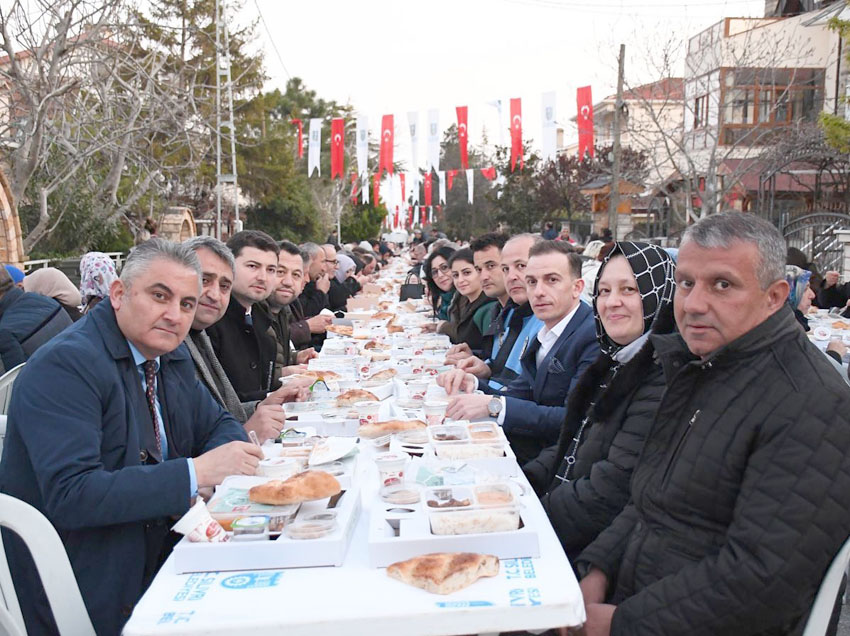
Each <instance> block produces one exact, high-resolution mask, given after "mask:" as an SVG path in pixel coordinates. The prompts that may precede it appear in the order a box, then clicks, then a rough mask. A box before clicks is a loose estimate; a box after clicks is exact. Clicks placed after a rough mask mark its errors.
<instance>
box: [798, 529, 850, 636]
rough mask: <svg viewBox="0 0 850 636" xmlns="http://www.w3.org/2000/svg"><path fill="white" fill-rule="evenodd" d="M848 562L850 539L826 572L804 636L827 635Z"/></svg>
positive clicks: (849, 558) (849, 559) (849, 557)
mask: <svg viewBox="0 0 850 636" xmlns="http://www.w3.org/2000/svg"><path fill="white" fill-rule="evenodd" d="M848 562H850V538H848V539H847V541H845V542H844V545H843V546H841V549H840V550H839V551H838V554H837V555H836V556H835V558H834V559H833V560H832V563H831V564H830V566H829V569H828V570H827V571H826V575H825V576H824V577H823V581H821V584H820V588H818V593H817V595H816V596H815V602H814V603H812V611H811V612H810V613H809V619H808V620H807V621H806V628H805V629H804V630H803V636H824V634H826V628H827V627H828V626H829V619H830V617H831V616H832V610H833V609H834V608H835V599H836V598H837V597H838V590H839V588H840V587H841V579H842V578H843V577H844V572H845V570H846V569H847V564H848Z"/></svg>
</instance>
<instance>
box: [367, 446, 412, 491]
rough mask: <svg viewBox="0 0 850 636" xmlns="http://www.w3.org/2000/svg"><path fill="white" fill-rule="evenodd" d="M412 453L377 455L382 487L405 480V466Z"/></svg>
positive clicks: (376, 461) (376, 460)
mask: <svg viewBox="0 0 850 636" xmlns="http://www.w3.org/2000/svg"><path fill="white" fill-rule="evenodd" d="M409 459H410V455H408V454H407V453H394V452H390V453H381V454H380V455H377V456H376V457H375V465H376V466H377V467H378V478H379V479H380V484H381V486H382V487H386V486H394V485H396V484H400V483H402V482H403V481H404V467H405V466H406V465H407V462H408V460H409Z"/></svg>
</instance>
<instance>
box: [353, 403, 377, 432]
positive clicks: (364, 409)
mask: <svg viewBox="0 0 850 636" xmlns="http://www.w3.org/2000/svg"><path fill="white" fill-rule="evenodd" d="M354 408H355V409H356V410H357V417H358V419H359V420H360V426H363V425H364V424H374V423H375V422H377V421H378V411H379V410H380V409H381V403H380V402H373V401H371V400H367V401H364V402H355V403H354Z"/></svg>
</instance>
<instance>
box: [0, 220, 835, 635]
mask: <svg viewBox="0 0 850 636" xmlns="http://www.w3.org/2000/svg"><path fill="white" fill-rule="evenodd" d="M610 238H611V237H610V235H609V236H602V237H598V240H597V237H594V240H592V241H589V242H588V243H587V244H586V245H585V246H579V245H577V244H576V243H575V241H574V240H573V239H571V237H570V235H569V232H566V231H562V232H560V233H558V232H557V231H556V230H555V229H554V227H551V226H546V227H544V229H543V232H542V236H541V234H515V235H507V234H504V233H500V232H493V233H488V234H484V235H481V236H478V237H475V238H474V239H473V240H471V241H470V242H469V244H468V245H459V244H457V243H452V242H450V241H448V240H447V239H446V237H445V236H444V235H443V236H440V234H439V233H437V232H436V231H432V232H431V233H430V234H429V236H428V237H427V238H426V237H425V236H423V234H422V232H421V231H419V232H416V233H414V236H413V237H412V238H411V242H410V244H409V245H407V246H402V245H394V244H391V243H387V242H385V241H377V240H364V241H361V242H359V243H350V244H346V245H342V246H341V245H339V244H338V243H337V237H336V236H330V237H328V242H327V243H326V244H323V245H319V244H316V243H303V244H301V245H295V244H294V243H291V242H289V241H277V240H275V239H274V238H272V237H271V236H269V235H267V234H265V233H263V232H259V231H253V230H247V231H242V232H239V233H237V234H235V235H234V236H232V237H231V238H230V239H229V240H228V241H227V243H222V242H221V241H218V240H217V239H214V238H211V237H196V238H193V239H190V240H188V241H186V242H184V243H183V244H181V245H176V244H173V243H169V242H167V241H164V240H162V239H159V238H152V239H150V240H149V241H147V242H145V243H142V244H140V245H139V246H137V247H136V248H135V249H134V250H133V252H132V253H131V254H130V255H129V257H128V258H127V261H126V263H125V265H124V267H123V268H122V270H121V272H120V276H119V275H118V272H116V270H115V267H114V265H113V264H112V261H111V260H110V259H109V257H108V256H106V255H103V254H99V253H90V254H87V255H86V256H85V257H84V258H83V259H82V261H81V263H80V269H81V278H82V282H81V285H80V287H79V289H78V288H76V287H75V286H74V285H73V284H71V283H70V281H68V279H67V278H65V277H64V275H63V274H61V272H59V271H58V270H39V271H36V272H33V273H31V274H29V275H27V276H23V275H21V277H20V280H17V279H16V274H15V273H14V272H12V271H9V269H0V359H2V363H3V367H4V368H5V369H6V370H8V369H11V368H12V367H14V366H16V365H17V364H20V363H21V362H24V361H27V360H28V363H27V364H26V366H25V367H24V368H23V370H22V371H21V373H20V375H19V377H18V379H17V381H16V384H15V391H14V393H13V397H12V403H11V407H10V411H9V428H8V433H7V437H6V442H5V446H4V450H3V459H2V464H0V491H2V492H4V493H7V494H10V495H12V496H15V497H18V498H20V499H22V500H24V501H26V502H28V503H30V504H32V505H33V506H35V507H36V508H38V509H39V510H40V511H41V512H43V513H44V514H45V515H46V516H47V518H48V519H49V520H50V521H51V522H52V523H53V525H54V526H55V527H56V528H57V530H58V531H59V533H60V536H61V537H62V539H63V541H64V543H65V546H66V549H67V552H68V556H69V559H70V561H71V564H72V567H73V569H74V572H75V575H76V577H77V580H78V583H79V586H80V590H81V592H82V595H83V598H84V600H85V603H86V607H87V609H88V611H89V614H90V616H91V618H92V622H93V624H94V626H95V628H96V630H97V631H98V633H101V634H117V633H119V632H120V630H121V626H122V625H123V624H124V622H125V621H126V620H127V618H128V616H129V614H130V612H131V611H132V608H133V605H134V604H135V603H136V602H137V601H138V599H139V598H140V596H141V594H142V593H143V592H144V590H145V588H146V587H147V585H148V584H149V583H150V581H151V580H152V577H153V576H154V575H155V573H156V572H157V569H158V568H159V566H160V565H161V563H162V562H163V561H164V559H165V557H166V556H167V555H168V553H169V551H170V549H171V547H172V545H173V537H172V536H171V535H170V533H169V531H168V529H169V527H170V525H171V519H172V518H173V517H174V516H180V515H182V514H183V513H185V512H186V510H187V509H188V508H189V506H190V505H191V502H192V501H193V499H194V498H195V497H197V496H198V495H203V494H204V493H205V489H208V488H209V487H211V486H213V485H215V484H216V483H219V482H220V480H221V479H222V478H223V477H224V476H226V475H232V474H236V475H238V474H253V473H254V471H255V469H256V466H257V463H258V461H259V459H260V458H261V456H262V453H261V452H260V451H259V450H258V449H257V447H256V446H255V445H253V444H251V443H249V442H248V439H249V438H248V435H249V433H251V432H253V433H255V434H256V436H257V438H258V439H259V440H260V441H261V442H262V441H263V440H267V439H271V438H274V437H276V436H278V435H279V434H280V432H281V430H282V429H283V427H284V425H285V411H284V409H281V405H282V404H285V403H287V402H291V401H295V400H300V399H304V397H305V388H304V385H302V384H299V383H297V382H293V383H287V384H285V385H284V386H281V383H280V380H279V379H280V378H281V377H285V376H288V375H293V374H297V373H298V372H299V371H301V370H303V369H304V368H305V365H306V364H307V363H308V361H309V360H310V359H311V358H313V357H315V356H316V354H317V351H319V350H320V349H321V347H322V344H323V341H324V338H325V335H326V331H327V328H328V327H329V325H330V324H331V321H332V319H333V318H334V316H335V315H339V312H344V311H346V308H347V307H348V304H349V299H351V298H352V297H356V296H357V295H358V293H360V292H361V290H362V289H363V287H364V286H366V285H368V284H369V283H370V282H372V281H373V280H375V278H376V276H377V274H378V272H379V270H380V269H381V267H382V266H384V265H386V264H387V263H388V262H389V261H390V260H391V259H397V258H404V259H407V261H408V266H409V276H408V278H407V280H408V282H413V283H421V284H422V287H423V290H424V294H425V296H426V298H427V303H428V306H429V310H430V313H431V315H432V318H433V321H432V324H431V327H432V328H433V329H434V330H435V331H437V332H439V333H444V334H446V335H447V336H448V337H449V338H450V340H451V342H452V345H453V346H452V348H451V349H450V350H449V353H448V356H447V359H446V363H447V364H450V365H452V367H453V368H452V369H451V370H450V371H447V372H445V373H443V374H441V375H440V376H438V378H437V382H438V384H439V385H440V386H442V387H443V388H444V389H445V390H446V392H447V394H448V395H449V405H448V408H447V416H448V417H450V418H453V419H468V420H482V419H490V420H491V421H494V422H497V423H498V424H499V425H500V426H501V427H502V429H503V431H504V433H505V435H506V436H507V438H508V440H509V441H510V444H511V448H512V449H513V451H514V453H515V454H516V457H517V460H518V462H519V463H520V465H521V466H522V467H523V471H524V473H525V475H526V476H527V478H528V480H529V482H530V483H531V485H532V487H533V488H534V491H535V492H536V493H537V495H538V496H539V497H540V499H541V502H542V503H543V507H544V509H545V510H546V512H547V514H548V515H549V519H550V521H551V523H552V526H553V527H554V529H555V532H556V534H557V536H558V538H559V540H560V542H561V544H562V546H563V548H564V550H565V552H566V553H567V555H568V556H569V558H570V561H571V563H572V564H573V567H574V569H575V571H576V573H577V575H578V576H579V578H580V581H581V589H582V593H583V595H584V600H585V603H586V611H587V623H586V625H585V630H586V633H587V634H588V635H590V636H594V635H597V634H603V635H604V634H635V635H639V634H640V635H643V634H646V635H650V634H653V635H655V634H684V633H687V634H753V635H756V634H759V635H761V634H765V635H766V634H793V633H800V632H801V629H802V626H803V625H804V623H805V620H806V617H807V613H808V610H809V608H810V606H811V604H812V600H813V598H814V596H815V594H816V592H817V590H818V586H819V584H820V581H821V579H822V578H823V576H824V573H825V572H826V569H827V567H828V566H829V564H830V562H831V560H832V559H833V558H834V557H835V555H836V554H837V552H838V550H839V548H840V547H841V545H842V544H843V543H844V541H845V540H847V538H848V535H850V452H848V450H850V388H848V384H847V381H846V378H847V374H846V371H845V370H844V368H843V367H842V366H841V357H842V355H843V354H844V353H845V351H843V350H842V345H841V343H840V342H839V343H836V344H835V345H834V346H833V347H832V352H831V355H832V356H834V358H836V359H832V360H831V359H830V358H829V357H827V356H826V355H824V354H823V353H822V352H821V351H819V350H818V349H817V348H816V347H815V346H814V345H813V344H812V343H811V342H810V341H809V339H808V337H807V336H806V333H805V331H804V329H805V320H806V315H807V314H808V311H809V307H810V306H811V305H812V304H814V305H815V306H820V307H827V308H829V307H837V308H839V309H840V310H842V311H846V312H850V283H842V282H841V280H840V277H839V276H838V273H837V272H831V271H830V272H826V273H825V275H824V276H823V278H820V277H819V276H818V275H817V272H815V271H813V270H812V266H811V264H810V263H805V262H791V261H794V260H795V258H796V259H797V260H798V261H799V259H798V258H797V256H799V255H795V254H793V253H790V254H789V252H788V250H787V249H786V246H785V243H784V240H783V238H782V236H781V235H780V234H779V232H778V231H777V230H776V229H775V228H774V227H773V226H772V225H771V224H770V223H768V222H767V221H765V220H762V219H760V218H757V217H755V216H752V215H747V214H738V213H730V214H718V215H714V216H710V217H707V218H705V219H703V220H701V221H699V222H697V223H696V224H694V225H692V226H690V227H689V228H687V229H686V231H685V232H684V234H683V236H682V240H681V244H680V246H679V248H678V249H677V250H665V249H663V248H661V247H658V246H656V245H652V244H648V243H642V242H636V241H616V242H615V241H612V240H610ZM101 301H105V302H101ZM72 324H73V326H71V325H72ZM801 327H802V328H801ZM183 345H185V346H183ZM45 378H50V382H45V381H44V380H45ZM3 540H4V545H5V547H6V552H7V555H8V557H9V563H10V567H11V568H12V570H13V573H14V577H15V582H16V586H17V589H18V594H19V598H22V599H26V601H25V602H23V603H22V610H23V612H24V616H25V619H26V622H27V625H28V628H29V629H30V630H31V633H55V632H56V626H55V624H54V623H53V620H52V616H51V614H50V611H49V608H48V606H47V603H46V599H45V598H44V595H43V592H42V591H41V588H40V584H39V581H38V577H37V574H36V572H35V570H34V568H33V566H32V563H31V559H30V557H29V555H28V553H27V552H26V549H25V548H24V547H23V545H22V543H21V542H20V540H18V539H17V538H15V537H14V536H11V535H7V533H4V536H3Z"/></svg>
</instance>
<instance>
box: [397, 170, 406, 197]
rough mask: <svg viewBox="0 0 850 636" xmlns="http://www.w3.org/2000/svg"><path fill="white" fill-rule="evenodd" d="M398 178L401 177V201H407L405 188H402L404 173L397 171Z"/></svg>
mask: <svg viewBox="0 0 850 636" xmlns="http://www.w3.org/2000/svg"><path fill="white" fill-rule="evenodd" d="M398 176H399V178H400V179H401V200H402V202H403V203H407V190H405V189H404V173H403V172H399V173H398Z"/></svg>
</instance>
